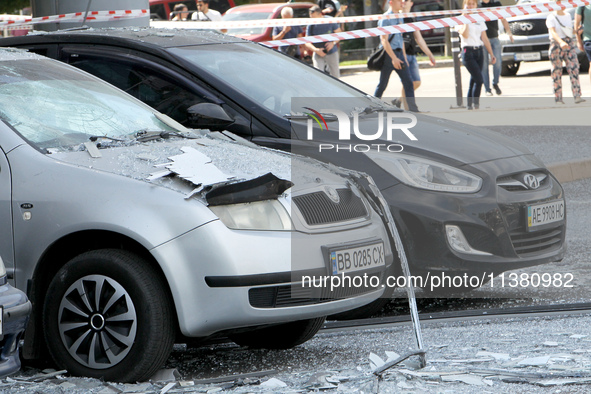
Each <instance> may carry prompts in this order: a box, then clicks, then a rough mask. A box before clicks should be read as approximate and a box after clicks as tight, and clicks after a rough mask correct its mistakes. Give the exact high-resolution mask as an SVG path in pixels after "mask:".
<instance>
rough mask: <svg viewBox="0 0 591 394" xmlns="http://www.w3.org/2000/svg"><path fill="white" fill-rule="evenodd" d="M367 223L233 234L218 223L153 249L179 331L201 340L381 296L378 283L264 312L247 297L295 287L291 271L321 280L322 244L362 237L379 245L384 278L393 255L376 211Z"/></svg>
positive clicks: (341, 308)
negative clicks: (329, 228) (313, 231)
mask: <svg viewBox="0 0 591 394" xmlns="http://www.w3.org/2000/svg"><path fill="white" fill-rule="evenodd" d="M371 219H372V220H370V221H368V222H367V225H365V226H361V227H357V228H352V229H348V230H343V231H335V232H325V233H322V234H308V233H302V232H274V231H236V230H229V229H228V228H227V227H225V226H224V225H223V224H222V223H221V222H220V221H219V220H218V221H214V222H211V223H208V224H206V225H204V226H202V227H200V228H197V229H195V230H193V231H190V232H188V233H186V234H184V235H182V236H180V237H178V238H176V239H174V240H172V241H170V242H168V243H166V244H164V245H161V246H159V247H157V248H155V249H153V250H152V251H151V252H152V254H153V256H154V257H155V258H156V260H157V261H158V262H159V263H160V265H161V267H162V269H163V271H164V274H165V276H166V278H167V280H168V283H169V285H170V288H171V292H172V296H173V299H174V302H175V307H176V312H177V316H178V321H179V327H180V330H181V332H182V334H183V335H185V336H187V337H206V336H209V335H212V334H214V333H217V332H220V331H227V330H233V329H239V328H246V327H256V326H262V325H269V324H279V323H285V322H290V321H295V320H303V319H311V318H316V317H321V316H327V315H331V314H336V313H340V312H344V311H347V310H351V309H355V308H358V307H361V306H363V305H366V304H368V303H370V302H372V301H374V300H375V299H377V298H378V297H380V296H381V295H382V293H383V292H384V288H383V287H381V286H380V287H378V288H377V289H375V288H372V289H370V290H368V291H366V292H364V293H362V294H349V295H348V296H347V298H344V299H338V300H328V301H326V300H325V301H324V302H319V303H307V304H306V303H296V304H295V306H288V305H287V304H281V305H279V306H277V305H275V306H273V307H262V305H261V304H257V301H253V298H252V293H251V290H253V289H260V288H264V287H273V286H275V287H277V286H280V287H284V286H289V285H291V284H293V283H297V282H294V277H292V272H293V271H296V272H299V273H307V274H312V275H314V274H324V275H326V274H327V272H328V271H327V269H328V267H327V259H326V256H324V254H325V250H326V249H323V247H326V246H328V245H338V244H349V243H350V244H355V243H356V242H359V240H360V239H365V240H380V241H383V242H384V250H385V253H386V254H385V261H386V266H385V267H383V268H382V269H381V271H382V272H381V273H380V274H381V275H384V273H385V271H386V270H387V269H388V268H389V266H390V265H391V263H392V261H393V255H392V250H391V247H390V245H389V242H388V236H387V234H386V231H385V229H384V226H383V225H382V222H381V221H380V219H379V218H378V217H377V215H376V214H375V213H372V218H371ZM359 274H363V272H362V271H361V272H359ZM260 294H261V293H260V292H259V295H260ZM253 305H256V306H253Z"/></svg>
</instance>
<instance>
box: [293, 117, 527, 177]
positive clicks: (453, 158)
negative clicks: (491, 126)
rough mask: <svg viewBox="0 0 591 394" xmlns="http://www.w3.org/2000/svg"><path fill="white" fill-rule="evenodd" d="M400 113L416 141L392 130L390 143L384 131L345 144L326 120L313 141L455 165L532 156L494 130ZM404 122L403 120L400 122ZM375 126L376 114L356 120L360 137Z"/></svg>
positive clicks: (303, 130) (333, 123) (302, 135)
mask: <svg viewBox="0 0 591 394" xmlns="http://www.w3.org/2000/svg"><path fill="white" fill-rule="evenodd" d="M404 114H405V115H409V116H416V119H417V124H416V126H414V127H412V128H410V129H409V131H410V132H411V133H412V134H413V135H414V136H415V137H416V141H412V140H411V139H410V138H408V137H407V136H406V135H405V134H404V133H403V132H402V131H401V130H399V129H395V130H394V131H393V133H392V140H391V141H388V140H386V139H385V134H386V132H385V130H384V133H383V138H384V139H381V140H378V141H362V140H358V139H357V140H356V139H355V138H354V136H351V140H349V141H343V140H339V139H338V137H339V136H338V133H337V132H336V130H338V123H337V122H336V120H329V119H327V126H328V130H330V131H329V132H326V131H324V132H323V131H321V130H320V129H319V128H316V129H315V131H314V138H313V141H314V142H317V143H321V142H327V143H332V144H335V143H339V144H368V145H372V144H377V143H379V144H386V145H388V144H400V145H402V146H403V149H404V152H405V153H409V154H415V155H418V156H422V157H428V158H433V159H438V160H440V161H443V162H447V163H450V164H453V165H456V166H457V165H466V164H476V163H482V162H487V161H494V160H499V159H506V158H510V157H516V156H523V155H532V153H531V152H530V151H529V150H528V149H527V148H526V147H525V146H523V145H521V144H520V143H518V142H516V141H513V140H512V139H510V138H507V137H505V136H503V135H501V134H499V133H497V132H494V131H490V130H487V129H484V128H480V127H476V126H471V125H468V124H464V123H459V122H455V121H451V120H448V119H443V118H434V117H430V116H426V115H423V114H411V113H404ZM408 121H409V120H408ZM408 121H407V120H406V119H404V120H401V121H400V123H404V122H408ZM295 122H298V121H294V126H295V127H294V128H293V129H294V130H295V131H296V134H297V136H298V138H299V139H302V140H305V139H306V138H307V137H306V130H307V129H306V128H305V122H300V124H299V126H298V125H295ZM377 124H378V123H377V114H370V115H365V116H360V117H359V130H360V131H361V132H362V133H364V134H367V135H370V134H375V132H376V130H377ZM302 126H304V127H302Z"/></svg>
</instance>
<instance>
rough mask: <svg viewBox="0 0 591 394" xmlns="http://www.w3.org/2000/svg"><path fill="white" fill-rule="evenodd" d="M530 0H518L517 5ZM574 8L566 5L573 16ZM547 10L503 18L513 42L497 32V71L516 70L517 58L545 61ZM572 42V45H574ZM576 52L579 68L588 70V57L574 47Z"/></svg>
mask: <svg viewBox="0 0 591 394" xmlns="http://www.w3.org/2000/svg"><path fill="white" fill-rule="evenodd" d="M529 3H533V1H532V0H520V1H518V2H517V4H518V5H523V4H529ZM575 10H576V7H575V8H569V9H568V10H566V11H565V12H568V13H569V14H570V15H571V16H572V17H573V19H574V17H575ZM547 17H548V12H543V13H539V14H531V15H522V16H516V17H513V18H509V19H507V22H509V27H510V28H511V33H513V39H514V42H513V43H512V42H511V40H510V39H509V36H508V35H506V34H501V35H500V36H499V39H500V40H501V45H502V46H503V68H502V70H501V75H504V76H513V75H516V74H517V71H519V66H520V65H521V62H537V61H542V60H543V61H549V58H548V50H549V49H550V36H549V34H548V28H547V27H546V18H547ZM575 46H576V45H575ZM576 50H577V56H578V58H579V64H580V67H581V71H583V72H587V71H588V70H589V59H587V56H586V55H585V52H582V51H580V50H579V49H578V48H577V49H576Z"/></svg>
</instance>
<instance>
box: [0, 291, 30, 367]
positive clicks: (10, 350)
mask: <svg viewBox="0 0 591 394" xmlns="http://www.w3.org/2000/svg"><path fill="white" fill-rule="evenodd" d="M0 305H2V307H3V314H2V335H0V377H3V376H7V375H10V374H12V373H14V372H16V371H18V370H19V369H20V367H21V361H20V358H19V341H20V338H21V336H22V334H23V332H24V331H25V328H26V326H27V322H28V320H29V316H30V314H31V309H32V308H31V303H30V302H29V300H27V297H26V296H25V294H24V293H23V292H22V291H20V290H18V289H15V288H14V287H12V286H11V285H9V284H8V283H6V284H4V285H1V286H0Z"/></svg>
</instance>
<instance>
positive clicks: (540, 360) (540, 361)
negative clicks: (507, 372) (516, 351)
mask: <svg viewBox="0 0 591 394" xmlns="http://www.w3.org/2000/svg"><path fill="white" fill-rule="evenodd" d="M548 361H550V356H540V357H531V358H526V359H524V360H521V361H519V362H518V363H517V364H518V365H521V366H524V367H540V366H542V365H546V364H548Z"/></svg>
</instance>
